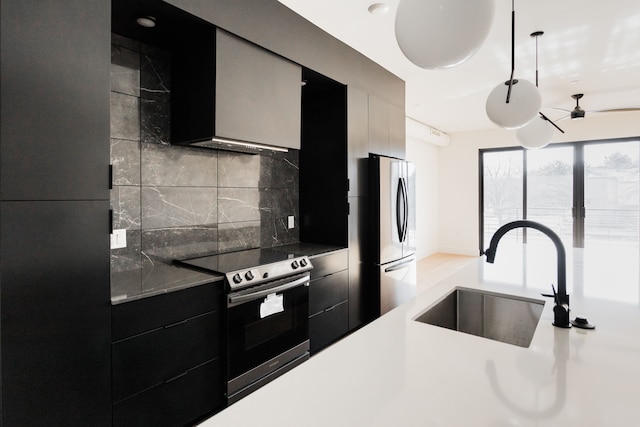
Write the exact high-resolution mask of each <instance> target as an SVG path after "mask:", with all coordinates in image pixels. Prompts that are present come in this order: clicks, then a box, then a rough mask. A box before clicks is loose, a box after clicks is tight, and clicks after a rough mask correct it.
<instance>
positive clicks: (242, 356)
mask: <svg viewBox="0 0 640 427" xmlns="http://www.w3.org/2000/svg"><path fill="white" fill-rule="evenodd" d="M227 334H228V335H227V343H228V354H227V374H228V377H227V378H228V379H229V384H228V387H227V394H228V396H229V395H232V394H234V393H236V392H237V391H238V390H240V389H242V388H245V387H247V385H249V384H251V383H253V382H255V381H256V380H258V379H260V378H261V377H264V376H265V375H269V374H271V373H272V372H273V371H275V370H277V369H280V368H281V367H284V365H286V364H288V363H289V362H291V361H292V360H293V359H298V358H300V357H301V356H302V355H304V354H306V356H307V358H308V350H309V343H308V340H309V273H304V274H300V275H296V276H292V277H287V278H284V279H279V280H274V281H272V282H269V283H267V284H263V285H259V286H256V287H253V288H250V289H245V290H241V291H238V292H234V293H231V294H229V295H228V299H227ZM305 360H306V359H305ZM287 370H288V369H287Z"/></svg>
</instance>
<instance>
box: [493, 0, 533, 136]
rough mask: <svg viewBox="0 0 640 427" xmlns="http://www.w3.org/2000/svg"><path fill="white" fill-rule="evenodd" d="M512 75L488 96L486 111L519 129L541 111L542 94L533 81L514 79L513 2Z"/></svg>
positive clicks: (497, 120) (506, 125)
mask: <svg viewBox="0 0 640 427" xmlns="http://www.w3.org/2000/svg"><path fill="white" fill-rule="evenodd" d="M511 4H512V10H511V76H510V77H509V80H507V81H506V82H504V83H499V84H498V86H496V87H495V88H494V89H493V90H492V91H491V93H490V94H489V97H488V98H487V104H486V111H487V116H488V117H489V119H490V120H491V121H492V122H493V123H495V124H496V125H498V126H500V127H503V128H506V129H517V128H520V127H522V126H524V125H526V124H527V123H529V122H530V121H531V120H532V119H533V118H534V117H535V116H536V115H537V114H538V111H540V107H541V106H542V96H541V95H540V91H539V90H538V88H537V87H536V85H534V84H533V83H531V82H529V81H527V80H523V79H519V80H517V79H514V78H513V73H514V70H515V21H516V12H515V8H514V7H513V0H512V2H511Z"/></svg>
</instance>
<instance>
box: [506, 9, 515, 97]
mask: <svg viewBox="0 0 640 427" xmlns="http://www.w3.org/2000/svg"><path fill="white" fill-rule="evenodd" d="M514 3H515V0H511V77H509V89H508V90H507V104H508V103H509V101H510V100H511V87H512V86H513V72H514V70H515V68H516V60H515V57H516V47H515V45H516V9H515V6H514Z"/></svg>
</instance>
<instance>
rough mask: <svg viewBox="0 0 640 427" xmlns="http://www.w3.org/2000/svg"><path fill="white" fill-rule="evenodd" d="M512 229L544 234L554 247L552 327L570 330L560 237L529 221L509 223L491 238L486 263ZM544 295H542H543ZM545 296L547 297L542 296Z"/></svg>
mask: <svg viewBox="0 0 640 427" xmlns="http://www.w3.org/2000/svg"><path fill="white" fill-rule="evenodd" d="M514 228H533V229H536V230H538V231H541V232H542V233H544V234H546V235H547V236H548V237H549V238H550V239H551V240H552V241H553V243H554V244H555V245H556V250H557V252H558V292H556V290H555V288H553V285H551V287H552V289H553V297H554V299H555V303H556V305H555V306H554V307H553V325H554V326H557V327H559V328H570V327H571V322H570V321H569V295H568V294H567V273H566V264H567V263H566V254H565V250H564V245H563V244H562V241H561V240H560V237H559V236H558V235H557V234H556V233H555V232H554V231H553V230H551V229H550V228H549V227H547V226H546V225H543V224H540V223H539V222H535V221H529V220H519V221H513V222H509V223H507V224H505V225H503V226H502V227H500V228H498V230H496V232H495V234H494V235H493V237H492V238H491V243H490V244H489V248H488V249H487V250H485V252H484V254H485V255H486V257H487V262H489V263H492V264H493V261H494V259H495V257H496V249H497V248H498V242H499V241H500V239H501V238H502V236H504V235H505V234H506V233H507V232H508V231H510V230H513V229H514ZM543 295H544V294H543ZM544 296H547V295H544Z"/></svg>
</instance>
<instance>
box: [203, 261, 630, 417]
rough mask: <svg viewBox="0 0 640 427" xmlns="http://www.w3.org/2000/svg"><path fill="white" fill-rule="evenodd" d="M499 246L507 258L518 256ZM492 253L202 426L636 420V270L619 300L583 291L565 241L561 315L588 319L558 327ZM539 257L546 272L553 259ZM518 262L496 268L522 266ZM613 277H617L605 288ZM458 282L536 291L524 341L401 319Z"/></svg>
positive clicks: (579, 267) (579, 266) (579, 265)
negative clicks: (528, 338) (567, 301)
mask: <svg viewBox="0 0 640 427" xmlns="http://www.w3.org/2000/svg"><path fill="white" fill-rule="evenodd" d="M511 255H512V256H513V257H514V259H515V260H516V264H517V259H518V254H515V253H512V254H511ZM505 257H506V255H505ZM499 258H500V255H499V256H498V258H497V259H496V264H495V265H489V264H486V263H485V262H484V257H482V258H478V260H477V261H472V262H471V263H470V264H468V265H467V266H465V267H464V268H462V269H460V270H459V271H457V272H456V273H454V274H453V275H451V276H450V277H448V278H446V279H444V280H442V281H441V282H439V283H437V284H434V285H433V286H431V287H429V288H428V289H427V290H425V291H424V292H422V293H420V294H418V295H417V296H416V297H415V298H414V299H413V300H411V301H409V302H407V303H406V304H404V305H402V306H400V307H398V308H396V309H394V310H392V311H391V312H389V313H387V314H386V315H384V316H382V317H381V318H379V319H377V320H376V321H374V322H372V323H370V324H369V325H367V326H365V327H363V328H362V329H360V330H359V331H357V332H355V333H353V334H351V335H350V336H348V337H346V338H345V339H343V340H342V341H339V342H338V343H336V344H334V345H333V346H331V347H329V348H328V349H326V350H324V351H323V352H321V353H319V354H318V355H316V356H314V357H312V358H311V359H310V360H309V361H308V362H306V363H304V364H302V365H300V366H299V367H297V368H295V369H294V370H292V371H291V372H288V373H287V374H285V375H284V376H282V377H280V378H277V379H276V380H274V381H273V382H271V383H269V384H267V385H266V386H264V387H262V388H261V389H259V390H257V391H256V392H254V393H253V394H251V395H249V396H247V397H246V398H244V399H242V400H241V401H239V402H237V403H236V404H234V405H232V406H230V407H229V408H227V409H225V410H223V411H222V412H220V413H218V414H217V415H215V416H213V417H212V418H210V419H208V420H206V421H204V422H203V423H202V426H204V427H215V426H230V425H233V426H236V427H242V426H254V425H260V426H262V427H269V426H274V427H276V426H277V427H286V426H296V427H298V426H305V427H309V426H323V427H325V426H403V427H407V426H516V425H517V426H543V425H544V426H547V425H554V426H555V425H558V426H578V425H582V426H620V425H637V424H638V423H639V422H640V405H638V401H640V390H639V388H638V387H639V386H638V385H639V384H640V340H639V339H638V337H639V336H640V302H639V299H638V280H637V276H636V277H632V278H629V280H626V282H627V283H626V285H625V286H627V287H629V289H627V290H628V291H629V294H630V295H634V297H633V298H631V299H629V298H628V297H625V298H624V300H622V299H620V298H618V299H616V298H611V296H612V294H611V293H607V292H604V293H603V292H594V291H593V290H592V288H591V285H588V286H587V285H586V282H587V280H586V279H584V274H583V273H582V272H584V271H585V268H584V267H585V265H588V264H590V263H591V261H592V260H591V259H590V258H589V259H588V257H587V256H585V255H584V254H583V252H582V250H574V251H572V253H571V254H570V258H571V259H570V263H569V264H568V267H569V266H571V267H573V268H572V269H571V270H570V275H571V276H572V277H571V278H570V279H571V280H570V281H569V280H568V284H569V285H568V288H569V289H568V290H569V291H570V292H571V308H572V311H571V318H574V317H575V316H576V315H578V316H581V315H585V316H586V317H588V318H589V320H590V321H592V322H593V323H595V324H596V329H595V330H584V329H577V328H575V327H574V328H572V329H561V328H556V327H554V326H552V325H551V323H552V321H553V303H552V301H551V300H550V299H547V298H544V297H542V296H541V295H540V294H541V292H548V290H547V286H548V283H547V284H544V286H541V285H540V284H536V285H523V283H522V281H520V282H519V281H517V280H516V281H510V280H502V279H501V278H500V277H499V276H500V274H497V275H496V274H495V273H496V271H498V272H499V271H502V270H507V268H508V266H507V265H506V264H508V263H507V261H501V260H500V259H499ZM553 258H555V254H554V257H553ZM522 264H524V265H526V264H527V263H526V262H523V263H522ZM635 266H636V267H635V268H636V269H637V268H638V266H637V260H636V264H635ZM548 267H549V269H550V270H551V273H552V275H553V274H555V265H550V266H548ZM518 268H520V273H518V272H516V275H515V276H514V275H513V274H512V273H513V268H511V272H512V273H510V274H507V276H509V278H513V277H519V276H518V274H521V273H522V271H525V273H526V267H523V266H522V265H520V266H519V267H516V270H517V269H518ZM603 268H606V266H603ZM525 276H526V274H525V275H522V277H525ZM523 282H524V283H525V284H526V283H527V280H526V279H525V280H523ZM623 282H625V279H624V278H623V279H621V280H620V279H618V280H617V284H616V285H615V286H617V288H616V289H618V290H619V289H620V287H619V286H620V283H623ZM612 283H613V279H612V282H610V283H603V284H602V285H604V286H614V285H613V284H612ZM458 286H460V287H467V288H477V289H484V290H491V291H493V292H499V293H506V294H512V295H519V296H525V297H529V298H535V299H539V300H545V306H544V309H543V312H542V317H541V319H540V322H539V324H538V327H537V329H536V332H535V334H534V336H533V340H532V342H531V345H530V346H529V347H528V348H523V347H518V346H514V345H511V344H505V343H502V342H497V341H492V340H489V339H486V338H481V337H476V336H473V335H468V334H464V333H460V332H456V331H451V330H448V329H444V328H440V327H437V326H432V325H426V324H423V323H419V322H416V321H414V320H413V319H414V318H415V317H417V316H418V315H419V314H421V313H423V312H424V311H425V310H426V309H427V308H428V307H430V306H432V305H433V304H434V303H436V302H437V301H438V300H439V299H441V298H442V297H443V296H444V295H446V294H448V293H449V292H450V291H451V290H452V289H454V288H455V287H458ZM634 286H635V289H634Z"/></svg>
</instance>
